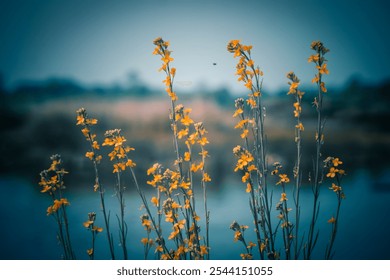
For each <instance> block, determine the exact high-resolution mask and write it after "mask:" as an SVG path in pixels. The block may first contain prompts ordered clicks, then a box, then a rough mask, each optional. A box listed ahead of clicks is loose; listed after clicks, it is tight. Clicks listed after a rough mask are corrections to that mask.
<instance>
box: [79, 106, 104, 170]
mask: <svg viewBox="0 0 390 280" xmlns="http://www.w3.org/2000/svg"><path fill="white" fill-rule="evenodd" d="M97 122H98V121H97V119H93V118H89V117H88V115H87V110H85V109H84V108H80V109H79V110H77V123H76V125H81V126H82V127H83V128H82V129H81V132H82V133H83V135H84V136H85V139H86V140H87V141H88V142H89V143H90V145H91V150H90V151H88V152H86V153H85V156H86V157H87V158H89V159H90V160H92V161H94V162H96V163H100V161H101V160H102V156H101V155H98V154H97V151H98V150H100V145H99V144H98V142H97V140H96V134H94V133H92V132H91V126H93V125H96V124H97Z"/></svg>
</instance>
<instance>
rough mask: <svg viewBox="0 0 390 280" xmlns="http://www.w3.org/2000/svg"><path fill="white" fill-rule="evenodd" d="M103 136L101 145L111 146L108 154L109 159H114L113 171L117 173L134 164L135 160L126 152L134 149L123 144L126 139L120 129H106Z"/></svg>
mask: <svg viewBox="0 0 390 280" xmlns="http://www.w3.org/2000/svg"><path fill="white" fill-rule="evenodd" d="M104 136H105V139H104V142H103V144H102V146H109V147H113V150H112V152H110V153H109V154H108V156H109V158H110V161H115V163H114V165H113V167H114V169H113V171H112V172H113V173H118V172H121V171H124V170H125V169H126V168H131V167H135V166H136V164H135V162H134V161H133V160H131V159H130V158H129V157H128V153H129V152H130V151H134V150H135V149H134V148H132V147H129V146H126V145H124V143H125V142H126V141H127V140H126V138H125V137H124V136H123V135H122V134H121V130H120V129H113V130H108V131H106V133H105V134H104Z"/></svg>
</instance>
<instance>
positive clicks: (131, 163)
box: [126, 159, 136, 167]
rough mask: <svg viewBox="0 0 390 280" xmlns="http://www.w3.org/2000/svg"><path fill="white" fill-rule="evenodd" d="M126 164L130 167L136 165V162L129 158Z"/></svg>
mask: <svg viewBox="0 0 390 280" xmlns="http://www.w3.org/2000/svg"><path fill="white" fill-rule="evenodd" d="M126 166H128V167H135V166H136V164H135V162H133V161H132V160H131V159H128V160H127V161H126Z"/></svg>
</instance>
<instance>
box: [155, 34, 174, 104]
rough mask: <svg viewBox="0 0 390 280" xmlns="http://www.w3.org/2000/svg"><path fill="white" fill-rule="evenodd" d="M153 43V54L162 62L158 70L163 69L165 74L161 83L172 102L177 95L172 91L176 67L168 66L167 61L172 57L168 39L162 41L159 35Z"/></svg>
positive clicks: (171, 59)
mask: <svg viewBox="0 0 390 280" xmlns="http://www.w3.org/2000/svg"><path fill="white" fill-rule="evenodd" d="M153 44H154V45H156V47H155V49H154V51H153V54H154V55H160V56H161V61H162V62H163V64H162V66H161V68H160V69H158V71H164V72H165V74H166V78H165V80H164V81H163V83H164V84H165V86H166V89H165V91H166V92H167V93H168V96H169V97H170V98H171V100H172V101H173V102H174V101H176V100H177V95H176V93H175V92H173V80H174V78H175V74H176V68H174V67H172V68H171V67H170V65H169V63H170V62H171V61H173V60H174V59H173V58H172V57H171V53H172V52H171V51H170V50H168V47H169V41H164V40H163V39H162V38H161V37H158V38H156V39H155V40H154V41H153Z"/></svg>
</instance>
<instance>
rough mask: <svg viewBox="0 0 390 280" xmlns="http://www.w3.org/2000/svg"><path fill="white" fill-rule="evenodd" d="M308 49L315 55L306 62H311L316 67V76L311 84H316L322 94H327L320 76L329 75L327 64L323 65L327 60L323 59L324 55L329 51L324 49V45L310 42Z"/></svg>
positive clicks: (318, 42)
mask: <svg viewBox="0 0 390 280" xmlns="http://www.w3.org/2000/svg"><path fill="white" fill-rule="evenodd" d="M310 48H311V49H312V50H314V51H315V52H316V53H315V54H313V55H311V56H310V57H309V58H308V60H307V61H308V62H313V63H314V64H315V65H316V69H317V70H318V72H317V74H315V76H314V78H313V79H312V83H316V84H318V85H319V86H320V88H321V91H322V92H327V89H326V87H325V83H324V82H323V81H322V75H328V74H329V70H328V69H327V64H326V63H325V62H326V61H327V60H326V59H325V57H324V55H325V54H326V53H327V52H329V49H327V48H325V46H324V44H323V43H322V42H320V41H314V42H312V43H311V45H310Z"/></svg>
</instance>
